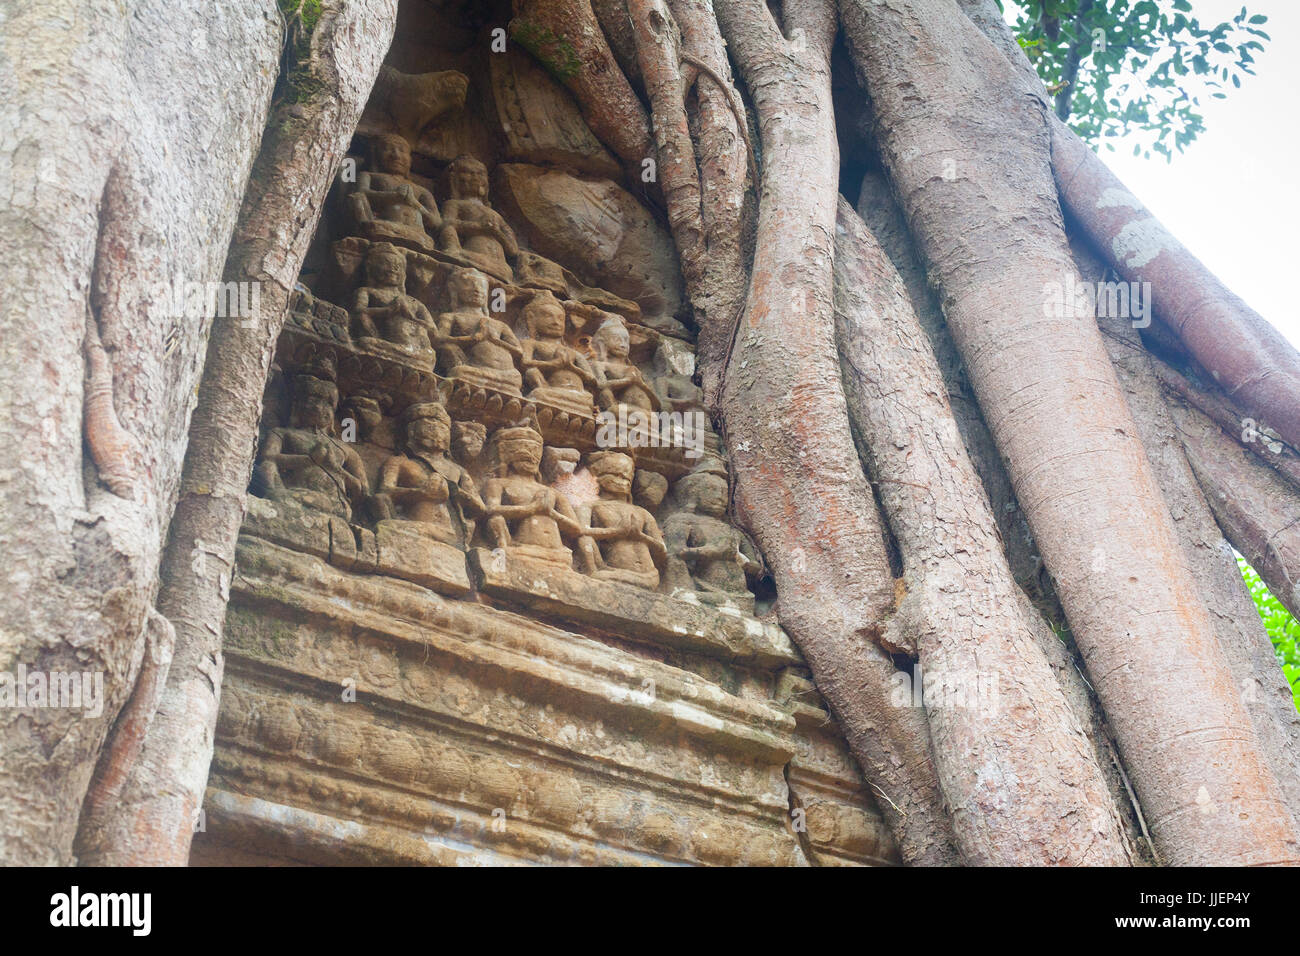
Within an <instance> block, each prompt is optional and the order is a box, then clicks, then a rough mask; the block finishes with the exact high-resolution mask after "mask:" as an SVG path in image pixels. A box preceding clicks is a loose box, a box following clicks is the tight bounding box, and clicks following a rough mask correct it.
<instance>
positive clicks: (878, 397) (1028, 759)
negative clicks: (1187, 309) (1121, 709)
mask: <svg viewBox="0 0 1300 956" xmlns="http://www.w3.org/2000/svg"><path fill="white" fill-rule="evenodd" d="M838 233H839V239H838V242H837V244H836V258H835V305H836V320H837V325H838V327H839V339H840V341H839V349H840V355H841V359H842V363H843V366H844V381H845V386H846V391H847V393H848V398H849V411H850V414H851V415H852V417H853V421H854V424H855V425H856V426H857V428H858V430H859V433H860V435H861V437H862V439H863V445H864V451H865V454H866V457H867V459H868V461H869V462H870V466H871V467H870V469H869V472H870V475H871V478H872V481H873V483H874V484H875V485H876V486H877V487H878V488H879V491H880V498H881V503H882V504H883V506H884V510H885V514H886V516H887V517H888V519H889V525H890V528H891V529H892V530H893V532H894V537H895V538H896V539H897V541H898V544H899V548H900V550H901V551H902V556H903V572H904V573H903V581H904V582H905V584H906V589H907V593H906V596H905V597H904V598H903V599H902V602H901V603H900V604H899V607H898V610H897V613H896V614H895V616H894V617H893V618H892V619H891V620H890V622H889V628H890V629H891V630H895V631H898V632H900V636H903V635H905V641H906V643H909V644H911V645H913V646H915V647H916V649H917V651H918V654H919V660H918V666H919V670H918V671H917V673H916V674H915V675H914V680H919V681H920V682H921V684H922V687H923V689H924V694H925V706H926V715H927V717H928V720H929V725H930V735H931V738H932V740H933V741H934V751H935V761H936V763H937V764H938V768H939V779H940V783H941V784H942V787H943V793H944V798H945V800H946V802H947V804H948V806H949V807H950V808H951V811H950V812H951V813H952V819H953V829H954V831H955V833H956V836H957V843H958V845H959V846H960V847H961V850H962V856H963V859H964V860H965V861H966V862H967V863H971V864H976V863H978V864H993V865H1003V866H1006V865H1022V866H1023V865H1038V866H1042V865H1057V864H1065V865H1071V866H1078V865H1083V864H1088V865H1097V866H1101V865H1123V864H1125V863H1127V862H1130V859H1131V852H1132V851H1131V849H1130V848H1128V847H1126V846H1125V844H1124V830H1123V824H1122V822H1121V817H1120V814H1119V812H1118V810H1117V809H1116V807H1115V805H1114V802H1113V801H1112V799H1111V794H1110V793H1109V792H1108V790H1107V787H1106V781H1105V779H1104V778H1103V776H1102V773H1101V770H1100V768H1099V767H1098V766H1097V763H1096V757H1095V753H1094V750H1093V748H1092V745H1091V744H1090V743H1089V741H1088V738H1087V737H1086V736H1085V735H1084V733H1083V730H1082V728H1081V727H1080V725H1079V722H1078V720H1077V719H1076V718H1075V717H1074V715H1073V714H1072V713H1071V712H1070V708H1069V706H1068V705H1067V703H1066V699H1065V696H1064V695H1063V694H1062V692H1061V688H1060V687H1058V686H1057V683H1056V679H1055V677H1054V676H1053V674H1052V671H1051V669H1050V667H1049V666H1048V661H1047V658H1046V657H1045V656H1044V654H1043V652H1042V650H1041V643H1042V634H1041V632H1043V631H1046V630H1047V626H1046V624H1045V623H1044V622H1043V620H1042V619H1041V618H1040V617H1039V616H1038V614H1037V613H1036V612H1035V611H1034V609H1033V607H1032V606H1031V605H1030V603H1029V601H1028V599H1027V598H1026V597H1025V595H1024V594H1023V592H1021V591H1020V589H1019V588H1018V587H1017V585H1016V583H1015V581H1014V580H1013V578H1012V576H1011V570H1010V568H1009V567H1008V566H1007V563H1006V558H1005V556H1004V554H1003V551H1002V545H1001V542H1000V540H999V538H998V533H997V526H996V524H995V523H994V521H993V514H992V512H991V511H990V508H989V503H988V499H987V497H985V495H984V490H983V488H982V487H981V485H980V482H979V478H978V477H977V476H976V474H975V470H974V468H973V467H972V466H971V463H970V460H969V459H968V458H967V456H966V449H965V447H964V446H963V445H962V441H961V437H960V434H959V432H958V429H957V424H956V421H955V420H954V418H953V414H952V410H951V408H950V407H949V405H948V401H947V396H946V389H945V388H944V385H943V379H942V377H941V375H940V374H939V367H938V364H937V363H936V362H935V359H934V356H933V354H932V353H931V351H930V344H929V340H928V339H927V338H926V336H925V333H924V332H923V331H922V329H921V326H920V323H919V322H918V321H917V319H916V315H915V313H913V312H912V309H911V304H910V301H909V299H908V295H907V290H906V289H905V287H904V286H903V283H902V279H901V278H900V277H899V276H898V274H897V272H895V271H894V268H893V265H892V264H891V263H890V262H889V259H888V258H887V257H886V256H885V253H884V251H883V250H882V249H881V248H880V246H879V244H877V243H876V241H875V239H874V238H873V237H872V235H871V234H870V233H869V232H868V231H867V229H866V227H865V226H864V225H863V223H862V220H861V219H859V218H858V216H857V214H856V213H855V212H854V211H853V209H852V207H850V206H849V204H848V203H847V202H845V201H844V200H841V201H840V210H839V223H838ZM1036 632H1037V633H1036ZM1049 639H1050V638H1049ZM931 688H933V689H931Z"/></svg>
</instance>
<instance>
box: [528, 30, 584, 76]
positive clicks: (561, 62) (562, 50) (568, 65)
mask: <svg viewBox="0 0 1300 956" xmlns="http://www.w3.org/2000/svg"><path fill="white" fill-rule="evenodd" d="M512 34H513V36H514V38H515V40H517V41H518V42H519V45H520V46H522V47H523V48H524V49H526V50H527V51H528V52H529V53H531V54H532V55H533V56H534V57H536V58H537V61H538V62H539V63H541V64H542V66H544V67H546V69H547V70H548V71H549V72H550V73H551V74H552V75H553V76H554V77H555V78H556V79H557V80H560V81H564V80H571V79H573V78H574V77H575V76H577V75H578V74H579V73H581V72H582V61H581V60H580V59H578V51H577V50H576V49H574V46H573V44H572V43H570V42H569V41H568V40H567V39H565V38H564V37H562V36H559V35H557V34H556V33H554V32H552V31H551V30H550V29H548V28H547V27H543V26H539V25H537V24H535V23H529V22H528V21H526V20H522V21H521V20H516V21H515V22H514V23H513V24H512Z"/></svg>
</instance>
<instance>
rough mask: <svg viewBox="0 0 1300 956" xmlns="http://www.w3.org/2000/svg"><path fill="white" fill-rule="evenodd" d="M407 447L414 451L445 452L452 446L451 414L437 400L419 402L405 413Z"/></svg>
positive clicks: (417, 452) (415, 452)
mask: <svg viewBox="0 0 1300 956" xmlns="http://www.w3.org/2000/svg"><path fill="white" fill-rule="evenodd" d="M402 418H403V421H404V422H405V425H406V447H407V448H408V449H409V450H410V451H411V452H412V453H413V454H419V453H421V452H445V451H447V449H448V448H450V447H451V416H450V415H448V414H447V410H446V409H445V408H443V407H442V406H441V405H440V404H438V403H437V402H418V403H416V404H414V405H410V406H408V407H407V409H406V411H405V412H404V413H403V416H402Z"/></svg>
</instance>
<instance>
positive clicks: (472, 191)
mask: <svg viewBox="0 0 1300 956" xmlns="http://www.w3.org/2000/svg"><path fill="white" fill-rule="evenodd" d="M447 180H448V183H449V185H450V188H451V198H452V199H481V200H483V201H484V202H486V201H487V194H488V172H487V167H486V166H484V165H483V164H482V163H481V162H479V161H478V160H477V159H475V158H474V157H473V156H470V155H468V154H463V155H460V156H457V157H456V158H455V159H454V160H452V162H451V165H450V166H448V167H447Z"/></svg>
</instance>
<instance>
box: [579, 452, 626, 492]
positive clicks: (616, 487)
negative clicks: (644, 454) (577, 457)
mask: <svg viewBox="0 0 1300 956" xmlns="http://www.w3.org/2000/svg"><path fill="white" fill-rule="evenodd" d="M587 468H588V469H589V470H590V471H591V473H592V474H593V475H595V476H596V483H597V484H598V485H600V490H601V491H603V492H605V493H606V494H608V495H610V496H612V497H614V498H617V499H619V500H620V501H626V500H628V498H629V497H630V496H631V494H632V478H633V476H634V475H635V474H636V463H635V462H633V461H632V457H631V456H630V455H625V454H623V453H622V452H618V451H598V452H593V453H592V454H591V455H589V456H588V457H587Z"/></svg>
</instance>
